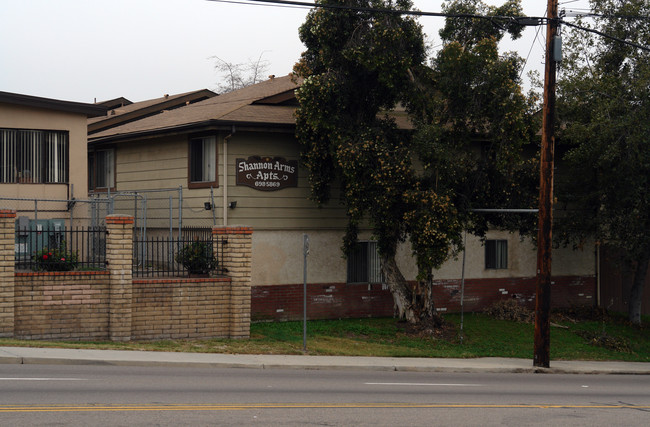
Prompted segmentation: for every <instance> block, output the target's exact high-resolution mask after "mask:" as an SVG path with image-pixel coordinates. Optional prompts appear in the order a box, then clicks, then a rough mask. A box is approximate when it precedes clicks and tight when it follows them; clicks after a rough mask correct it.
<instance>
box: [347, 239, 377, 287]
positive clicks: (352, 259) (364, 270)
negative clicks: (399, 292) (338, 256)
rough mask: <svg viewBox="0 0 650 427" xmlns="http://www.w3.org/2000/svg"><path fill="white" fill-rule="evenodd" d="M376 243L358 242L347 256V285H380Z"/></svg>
mask: <svg viewBox="0 0 650 427" xmlns="http://www.w3.org/2000/svg"><path fill="white" fill-rule="evenodd" d="M380 267H381V263H380V261H379V252H377V242H359V243H358V244H357V247H356V248H354V249H353V250H352V252H350V254H349V255H348V278H347V282H348V283H381V282H382V280H381V268H380Z"/></svg>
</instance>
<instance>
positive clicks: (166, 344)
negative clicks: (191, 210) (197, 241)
mask: <svg viewBox="0 0 650 427" xmlns="http://www.w3.org/2000/svg"><path fill="white" fill-rule="evenodd" d="M445 320H446V321H447V323H448V324H449V327H448V329H447V331H446V333H445V334H444V335H443V336H439V337H438V336H433V337H432V336H427V335H423V334H408V333H406V332H405V328H404V324H401V323H399V322H396V321H395V319H386V318H384V319H344V320H315V321H309V322H308V323H307V353H308V354H312V355H347V356H392V357H454V358H457V357H460V358H468V357H488V356H491V357H517V358H528V359H531V358H532V355H533V325H532V324H528V323H519V322H513V321H508V320H498V319H495V318H492V317H489V316H487V315H485V314H479V313H476V314H474V313H470V314H465V316H464V321H463V329H462V331H461V329H460V321H461V317H460V315H458V314H447V315H445ZM552 325H555V326H553V327H552V328H551V359H552V360H625V361H637V362H650V319H649V318H647V317H646V318H644V326H643V327H636V326H632V325H630V324H628V323H627V322H625V321H624V319H622V318H619V317H616V316H607V317H606V320H605V321H602V320H581V321H576V320H572V319H563V320H562V319H560V320H554V321H553V323H552ZM461 332H462V333H461ZM461 335H462V339H461ZM302 337H303V334H302V322H282V323H275V322H273V323H271V322H269V323H254V324H252V325H251V338H250V339H248V340H227V339H210V340H166V341H153V342H127V343H113V342H46V341H24V340H13V339H0V346H38V347H67V348H98V349H122V350H150V351H189V352H205V353H248V354H302ZM607 346H609V347H607Z"/></svg>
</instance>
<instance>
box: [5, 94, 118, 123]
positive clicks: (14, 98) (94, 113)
mask: <svg viewBox="0 0 650 427" xmlns="http://www.w3.org/2000/svg"><path fill="white" fill-rule="evenodd" d="M0 102H4V103H7V104H16V105H22V106H25V107H33V108H45V109H49V110H56V111H62V112H66V113H76V114H84V115H86V116H87V117H99V116H105V115H106V111H107V109H106V107H103V106H101V105H94V104H87V103H84V102H72V101H62V100H59V99H51V98H41V97H38V96H31V95H23V94H19V93H11V92H0Z"/></svg>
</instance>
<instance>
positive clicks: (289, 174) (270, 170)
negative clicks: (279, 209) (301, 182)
mask: <svg viewBox="0 0 650 427" xmlns="http://www.w3.org/2000/svg"><path fill="white" fill-rule="evenodd" d="M237 185H245V186H247V187H251V188H255V189H257V190H264V191H273V190H280V189H282V188H287V187H297V186H298V161H297V160H285V159H284V158H282V157H273V158H271V157H260V156H251V157H249V158H248V159H237Z"/></svg>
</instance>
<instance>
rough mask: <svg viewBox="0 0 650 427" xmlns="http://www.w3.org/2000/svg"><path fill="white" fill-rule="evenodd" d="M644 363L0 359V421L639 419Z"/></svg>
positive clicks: (647, 412) (644, 400)
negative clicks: (606, 370) (555, 366)
mask: <svg viewBox="0 0 650 427" xmlns="http://www.w3.org/2000/svg"><path fill="white" fill-rule="evenodd" d="M648 424H650V377H649V376H646V375H639V376H635V375H558V374H556V375H546V374H477V373H471V374H468V373H465V374H455V373H428V372H426V373H422V372H394V371H367V370H358V371H352V370H350V371H326V370H325V371H323V370H319V371H312V370H284V369H274V370H260V369H214V368H174V367H118V366H90V365H83V366H74V365H0V425H2V426H9V425H11V426H27V425H29V426H33V425H75V426H81V425H84V426H87V425H93V426H101V425H106V426H108V425H110V426H120V425H124V426H127V425H128V426H132V425H161V426H171V425H237V426H242V425H244V426H246V425H280V426H304V425H341V426H347V425H380V426H388V425H391V426H407V425H409V426H411V425H412V426H420V425H421V426H429V425H481V426H490V425H511V426H515V425H516V426H522V425H575V426H583V425H584V426H587V425H603V426H612V425H648Z"/></svg>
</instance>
